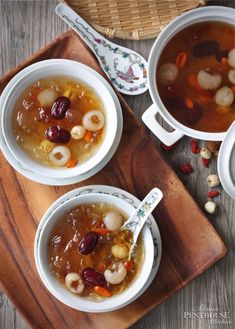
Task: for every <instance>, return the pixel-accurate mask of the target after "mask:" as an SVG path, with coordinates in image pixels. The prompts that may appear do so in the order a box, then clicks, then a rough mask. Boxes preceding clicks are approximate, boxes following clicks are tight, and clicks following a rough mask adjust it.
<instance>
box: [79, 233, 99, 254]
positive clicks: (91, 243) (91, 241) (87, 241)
mask: <svg viewBox="0 0 235 329" xmlns="http://www.w3.org/2000/svg"><path fill="white" fill-rule="evenodd" d="M98 240H99V235H98V234H97V233H96V232H89V233H87V234H86V235H84V237H83V238H82V240H81V241H80V243H79V247H78V248H79V252H80V253H81V254H83V255H88V254H90V253H91V252H92V251H93V250H94V248H95V246H96V245H97V242H98Z"/></svg>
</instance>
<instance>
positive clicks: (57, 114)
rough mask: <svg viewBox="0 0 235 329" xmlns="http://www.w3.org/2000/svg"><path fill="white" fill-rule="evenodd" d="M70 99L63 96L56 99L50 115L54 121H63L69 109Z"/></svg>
mask: <svg viewBox="0 0 235 329" xmlns="http://www.w3.org/2000/svg"><path fill="white" fill-rule="evenodd" d="M70 104H71V102H70V99H69V98H68V97H65V96H60V97H58V98H57V99H56V100H55V102H54V104H53V105H52V108H51V115H52V116H53V117H54V118H56V119H63V118H64V117H65V114H66V112H67V111H68V109H69V107H70Z"/></svg>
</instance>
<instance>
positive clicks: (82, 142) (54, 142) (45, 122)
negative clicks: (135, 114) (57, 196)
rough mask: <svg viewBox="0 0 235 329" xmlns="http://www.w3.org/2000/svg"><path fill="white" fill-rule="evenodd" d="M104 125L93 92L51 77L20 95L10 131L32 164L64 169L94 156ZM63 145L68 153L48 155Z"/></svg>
mask: <svg viewBox="0 0 235 329" xmlns="http://www.w3.org/2000/svg"><path fill="white" fill-rule="evenodd" d="M105 121H106V117H105V111H104V107H103V103H102V101H101V99H100V98H99V96H98V95H96V93H95V91H94V89H93V88H91V87H90V86H86V85H84V84H83V83H82V82H81V81H79V80H75V79H73V78H71V77H66V76H55V77H48V78H45V79H40V80H38V81H35V82H34V83H32V84H31V85H30V86H29V87H28V88H26V89H25V90H24V91H23V92H22V94H21V95H20V96H19V98H18V99H17V101H16V103H15V106H14V112H13V116H12V128H13V133H14V135H15V139H16V141H17V143H18V144H19V146H20V147H22V149H23V150H24V151H25V152H26V153H27V155H28V156H30V157H31V158H33V160H36V161H37V162H39V163H41V164H42V165H44V166H48V167H64V168H66V169H67V168H73V167H74V166H77V165H80V164H82V163H83V162H85V161H88V160H89V159H90V158H91V157H92V156H93V155H94V154H95V152H96V151H97V150H98V148H99V147H100V146H101V143H102V141H103V138H104V133H105ZM83 122H84V124H85V126H86V127H85V126H84V125H83ZM63 144H66V147H67V148H68V149H69V151H68V150H67V149H63V148H62V149H61V152H58V149H55V150H54V151H53V152H52V149H53V148H54V147H56V146H63ZM68 152H70V153H68ZM69 154H70V158H69V159H68V155H69ZM65 159H68V161H67V162H65Z"/></svg>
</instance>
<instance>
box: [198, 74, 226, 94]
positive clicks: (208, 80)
mask: <svg viewBox="0 0 235 329" xmlns="http://www.w3.org/2000/svg"><path fill="white" fill-rule="evenodd" d="M197 82H198V84H199V86H200V87H201V88H202V89H204V90H213V89H217V88H219V86H220V84H221V82H222V76H221V75H220V74H219V73H215V74H210V73H209V72H207V71H205V70H200V71H199V72H198V74H197Z"/></svg>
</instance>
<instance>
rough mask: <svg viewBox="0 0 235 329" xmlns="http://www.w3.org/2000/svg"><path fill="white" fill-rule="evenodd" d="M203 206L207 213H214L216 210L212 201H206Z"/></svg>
mask: <svg viewBox="0 0 235 329" xmlns="http://www.w3.org/2000/svg"><path fill="white" fill-rule="evenodd" d="M204 208H205V210H206V211H207V212H208V213H209V214H214V213H215V211H216V208H217V205H216V203H215V202H213V201H207V203H206V204H205V205H204Z"/></svg>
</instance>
